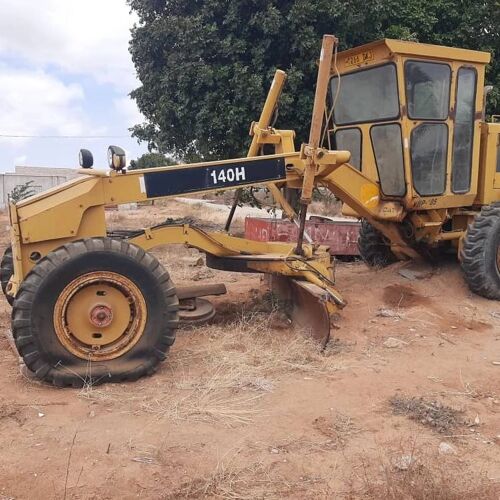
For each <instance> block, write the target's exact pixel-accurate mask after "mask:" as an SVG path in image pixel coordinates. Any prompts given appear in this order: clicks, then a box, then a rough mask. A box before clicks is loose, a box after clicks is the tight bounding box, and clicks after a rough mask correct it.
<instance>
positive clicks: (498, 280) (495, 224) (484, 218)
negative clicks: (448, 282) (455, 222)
mask: <svg viewBox="0 0 500 500" xmlns="http://www.w3.org/2000/svg"><path fill="white" fill-rule="evenodd" d="M461 261H462V269H463V271H464V275H465V280H466V281H467V284H468V285H469V288H470V289H471V290H472V291H473V292H474V293H477V294H478V295H482V296H483V297H486V298H488V299H497V300H500V203H495V204H493V205H489V206H486V207H483V208H482V210H481V213H480V214H479V215H477V216H476V218H475V219H474V222H473V223H472V224H471V225H470V226H469V227H468V229H467V234H466V235H465V238H464V242H463V247H462V255H461Z"/></svg>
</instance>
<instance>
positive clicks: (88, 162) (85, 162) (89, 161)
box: [78, 149, 94, 168]
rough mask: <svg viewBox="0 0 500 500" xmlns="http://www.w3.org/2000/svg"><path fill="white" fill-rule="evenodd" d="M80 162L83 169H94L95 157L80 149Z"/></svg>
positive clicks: (86, 150)
mask: <svg viewBox="0 0 500 500" xmlns="http://www.w3.org/2000/svg"><path fill="white" fill-rule="evenodd" d="M78 162H79V163H80V167H82V168H92V167H93V166H94V157H93V155H92V153H91V152H90V151H89V150H88V149H80V154H79V155H78Z"/></svg>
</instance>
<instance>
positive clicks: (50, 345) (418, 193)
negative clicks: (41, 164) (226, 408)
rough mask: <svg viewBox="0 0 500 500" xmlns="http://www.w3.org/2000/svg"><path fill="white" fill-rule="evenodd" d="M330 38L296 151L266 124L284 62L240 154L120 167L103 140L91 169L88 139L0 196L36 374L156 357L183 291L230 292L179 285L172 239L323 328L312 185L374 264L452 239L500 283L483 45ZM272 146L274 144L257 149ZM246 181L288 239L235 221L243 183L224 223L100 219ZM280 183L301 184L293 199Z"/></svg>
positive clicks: (330, 297)
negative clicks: (102, 162) (65, 176)
mask: <svg viewBox="0 0 500 500" xmlns="http://www.w3.org/2000/svg"><path fill="white" fill-rule="evenodd" d="M337 44H338V42H337V39H336V38H335V37H333V36H331V35H325V37H324V39H323V48H322V52H321V56H320V61H319V69H318V78H317V86H316V95H315V101H314V108H313V113H312V119H311V130H310V136H309V141H308V143H307V144H303V145H302V147H301V148H300V150H299V151H297V150H296V149H295V144H294V132H293V131H290V130H278V129H275V128H273V127H272V126H271V125H270V124H271V120H272V117H273V114H274V111H275V109H276V106H277V103H278V100H279V96H280V94H281V91H282V88H283V85H284V83H285V78H286V75H285V74H284V73H283V72H282V71H277V72H276V75H275V78H274V81H273V84H272V85H271V89H270V91H269V94H268V96H267V99H266V102H265V104H264V107H263V111H262V114H261V117H260V119H259V121H258V122H255V123H253V124H252V126H251V136H252V143H251V146H250V149H249V152H248V156H247V158H240V159H234V160H225V161H219V162H204V163H198V164H191V165H178V166H174V167H160V168H156V169H145V170H139V171H130V172H127V170H126V169H125V168H124V167H125V160H124V153H123V151H122V150H121V149H120V148H116V147H110V149H109V160H110V161H109V163H110V167H111V171H110V172H102V171H97V170H93V169H92V168H88V167H91V166H92V165H91V161H90V160H91V159H90V157H89V154H88V152H85V151H84V152H83V153H82V155H81V160H82V162H81V163H82V166H83V167H87V168H85V169H83V170H82V171H81V172H82V174H84V175H82V176H81V177H80V178H78V179H75V180H73V181H70V182H68V183H66V184H63V185H61V186H58V187H56V188H54V189H52V190H50V191H47V192H45V193H41V194H38V195H36V196H33V197H31V198H29V199H27V200H23V201H21V202H19V203H17V204H15V205H14V204H11V205H10V224H11V230H10V231H11V247H10V248H9V249H7V251H6V253H5V255H4V258H3V260H2V264H1V266H0V270H1V274H0V276H1V280H2V288H3V290H4V292H5V293H6V296H7V298H8V300H9V301H10V302H11V303H13V312H12V332H13V336H14V339H15V343H16V346H17V349H18V351H19V353H20V355H21V356H22V357H23V359H24V361H25V363H26V366H27V367H28V368H29V369H30V370H31V371H32V372H33V373H34V374H35V375H36V376H37V377H38V378H39V379H42V380H46V381H48V382H52V383H54V384H56V385H61V386H64V385H74V386H79V385H82V384H84V383H88V382H89V380H88V379H89V377H90V378H91V381H92V383H96V382H103V381H116V380H134V379H136V378H138V377H141V376H143V375H148V374H151V373H153V372H154V371H155V370H156V368H157V367H158V365H159V363H160V361H162V360H163V359H164V358H165V356H166V353H167V352H168V349H169V347H170V346H171V345H172V344H173V342H174V339H175V329H176V327H177V323H178V319H179V307H180V308H181V313H182V312H183V311H186V309H187V310H190V311H191V316H192V315H193V314H194V316H196V313H193V309H194V310H196V308H197V307H198V306H200V307H201V306H203V307H205V308H206V302H202V301H200V300H199V298H200V297H202V296H204V295H210V294H217V293H223V291H224V290H223V289H221V288H220V287H215V288H214V287H213V286H212V287H210V286H208V287H207V286H205V287H201V289H200V287H184V288H177V289H176V287H175V286H174V284H173V283H172V281H171V279H170V277H169V274H168V272H167V270H166V269H165V268H164V267H163V266H162V265H161V264H160V263H159V262H158V260H157V259H156V258H155V257H154V256H153V255H152V254H151V253H149V250H150V249H151V248H154V247H156V246H159V245H164V244H169V243H182V244H185V245H187V246H190V247H194V248H197V249H199V250H200V251H203V252H205V254H206V256H207V265H208V266H210V267H213V268H217V269H223V270H231V271H240V272H259V273H267V274H269V275H272V277H273V289H274V291H275V292H276V293H278V294H279V295H280V296H281V297H282V298H283V300H284V302H285V304H286V310H287V312H288V313H289V315H290V316H291V318H292V320H293V321H294V323H295V324H296V325H297V326H299V328H300V329H301V330H303V331H304V332H305V333H307V334H309V335H312V336H313V337H314V338H316V339H317V340H318V341H320V342H321V343H322V344H323V345H324V344H326V342H327V341H328V338H329V332H330V317H331V315H332V313H334V312H336V311H339V310H340V309H342V308H343V307H344V306H345V301H344V299H343V297H342V295H341V293H340V292H339V291H338V290H337V288H336V285H335V273H334V264H335V263H334V262H332V260H331V258H330V255H329V253H328V249H327V248H326V247H324V246H320V245H317V244H314V242H312V241H310V238H308V235H307V233H306V231H305V230H304V228H305V221H306V218H307V209H308V205H309V203H310V201H311V197H312V191H313V188H314V187H323V188H327V189H329V190H330V191H331V192H332V193H334V194H335V195H336V196H337V197H338V198H339V199H340V200H342V201H343V202H344V204H345V206H344V211H345V212H346V213H348V214H351V215H355V216H357V217H360V218H362V219H363V221H364V222H363V227H362V232H361V236H360V242H359V246H360V250H361V254H362V257H363V258H364V259H365V261H366V262H368V263H369V264H372V265H383V264H386V263H388V262H391V261H392V260H395V259H404V258H413V259H420V258H426V257H429V256H432V255H433V253H434V252H437V251H440V250H449V249H454V250H455V251H457V252H458V253H459V257H460V258H461V261H462V266H463V268H464V271H465V277H466V279H467V281H468V283H469V286H470V287H471V289H472V290H474V291H475V292H477V293H480V294H482V295H484V296H486V297H489V298H496V299H499V298H500V204H498V202H500V167H499V163H500V162H499V159H498V158H499V153H498V149H499V146H498V144H499V134H500V124H495V123H485V122H484V111H483V110H484V89H483V85H484V70H485V65H486V64H487V63H488V61H489V55H488V54H486V53H481V52H474V51H469V50H461V49H453V48H446V47H436V46H429V45H423V44H415V43H409V42H400V41H394V40H383V41H381V42H376V43H373V44H369V45H366V46H363V47H360V48H358V49H353V50H349V51H347V52H340V53H338V52H337ZM263 146H266V148H265V149H264V147H263ZM269 148H271V149H274V151H271V152H272V153H274V154H267V155H265V156H259V153H261V152H262V151H266V152H268V151H269ZM252 185H264V186H266V187H267V188H268V189H269V191H270V192H271V194H272V195H273V197H274V199H275V201H276V203H277V204H278V205H280V206H281V207H282V208H283V211H284V213H285V214H286V215H287V216H288V217H289V218H290V219H291V220H293V221H294V222H296V224H297V225H298V226H299V237H298V240H297V242H296V243H293V244H289V243H266V242H255V241H249V240H246V239H242V238H236V237H234V236H231V235H230V233H229V229H230V225H231V218H232V216H233V214H234V210H236V206H237V201H238V196H237V197H236V200H235V204H234V205H233V210H232V211H231V215H230V218H229V219H228V222H227V224H226V231H216V232H210V233H208V232H205V231H203V230H201V229H199V228H196V227H192V226H189V225H186V224H179V225H175V224H174V225H172V224H165V223H159V224H157V225H154V226H152V227H149V228H138V229H137V231H131V232H122V233H120V232H118V233H117V232H109V231H108V229H107V227H106V218H105V211H104V210H105V207H106V206H107V205H110V204H121V203H130V202H141V201H148V200H154V199H159V198H168V197H171V196H178V195H180V194H188V193H201V192H208V191H219V190H228V189H237V193H238V192H239V189H241V188H243V187H245V186H252ZM282 188H288V189H297V190H300V202H301V208H300V211H299V213H296V212H295V210H294V208H293V207H292V206H291V205H290V204H289V203H288V201H287V198H286V197H285V196H284V195H283V192H282ZM304 240H305V241H304ZM183 314H184V317H186V316H189V314H186V313H185V312H184V313H183ZM203 315H205V316H206V317H209V316H210V310H208V312H207V311H204V312H203V313H202V316H203ZM89 367H90V369H89Z"/></svg>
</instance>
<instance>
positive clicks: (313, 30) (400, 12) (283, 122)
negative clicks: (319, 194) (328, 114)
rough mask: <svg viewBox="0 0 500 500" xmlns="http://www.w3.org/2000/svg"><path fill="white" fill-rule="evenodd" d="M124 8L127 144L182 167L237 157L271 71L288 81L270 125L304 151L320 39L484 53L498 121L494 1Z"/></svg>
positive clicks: (316, 0)
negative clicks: (142, 145)
mask: <svg viewBox="0 0 500 500" xmlns="http://www.w3.org/2000/svg"><path fill="white" fill-rule="evenodd" d="M128 1H129V4H130V6H131V8H132V10H133V11H135V12H136V13H137V14H138V16H139V23H138V24H137V26H136V27H135V28H134V29H133V30H132V40H131V43H130V51H131V54H132V58H133V61H134V63H135V67H136V69H137V73H138V77H139V79H140V81H141V86H140V87H139V88H137V89H136V90H134V91H133V92H132V97H133V98H134V99H135V100H136V101H137V104H138V106H139V109H140V110H141V111H142V113H143V114H144V116H145V117H146V122H145V123H143V124H138V125H136V126H135V127H134V128H133V134H134V135H135V136H136V137H137V138H138V139H139V140H142V141H146V142H147V143H148V145H149V147H150V149H151V150H158V151H161V152H167V153H171V154H174V155H175V156H176V157H179V158H182V159H184V160H193V159H213V158H228V157H235V156H240V155H244V154H245V152H246V150H247V148H248V135H247V132H248V129H249V125H250V122H251V121H252V120H256V119H257V118H258V115H259V113H260V109H261V106H262V103H263V100H264V98H265V95H266V92H267V89H268V86H269V84H270V81H271V79H272V76H273V74H274V71H275V69H276V68H281V69H283V70H285V71H287V73H288V80H287V83H286V88H285V92H284V94H283V96H282V98H281V101H280V115H279V122H278V125H279V127H280V128H292V129H294V130H296V131H297V133H298V140H299V141H304V140H305V139H306V138H307V132H308V128H309V121H310V115H311V110H312V102H313V93H314V84H315V78H316V60H317V58H318V53H319V49H320V45H321V37H322V35H323V34H325V33H332V34H335V35H336V36H337V37H338V38H339V39H340V43H341V46H340V48H341V49H345V48H349V47H354V46H357V45H361V44H363V43H367V42H370V41H373V40H377V39H380V38H384V37H388V38H401V39H407V40H415V41H420V42H426V43H436V44H442V45H449V46H457V47H463V48H470V49H480V50H486V51H489V52H491V53H492V56H493V58H494V59H493V63H492V64H491V65H490V66H489V68H488V72H487V83H489V84H493V85H495V86H496V89H495V90H494V92H492V93H491V94H490V97H489V104H488V111H489V112H490V113H493V112H496V113H498V112H500V110H499V108H500V22H499V21H500V19H499V17H500V2H499V0H408V1H407V2H404V1H401V0H350V1H349V2H346V1H343V0H128ZM495 58H496V59H495Z"/></svg>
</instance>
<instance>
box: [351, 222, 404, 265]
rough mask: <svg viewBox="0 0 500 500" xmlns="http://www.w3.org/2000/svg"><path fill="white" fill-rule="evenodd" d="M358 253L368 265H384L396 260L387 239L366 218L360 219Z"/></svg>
mask: <svg viewBox="0 0 500 500" xmlns="http://www.w3.org/2000/svg"><path fill="white" fill-rule="evenodd" d="M358 248H359V254H360V256H361V258H362V259H363V261H364V262H365V263H366V264H367V265H368V266H370V267H385V266H388V265H389V264H392V263H393V262H396V260H397V259H396V256H395V255H394V254H393V253H392V252H391V246H390V243H389V241H388V240H387V239H386V238H384V236H383V235H382V234H381V233H380V232H379V231H377V230H376V229H375V228H374V227H373V226H372V225H371V224H370V223H369V222H367V221H366V220H362V221H361V229H360V231H359V238H358Z"/></svg>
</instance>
